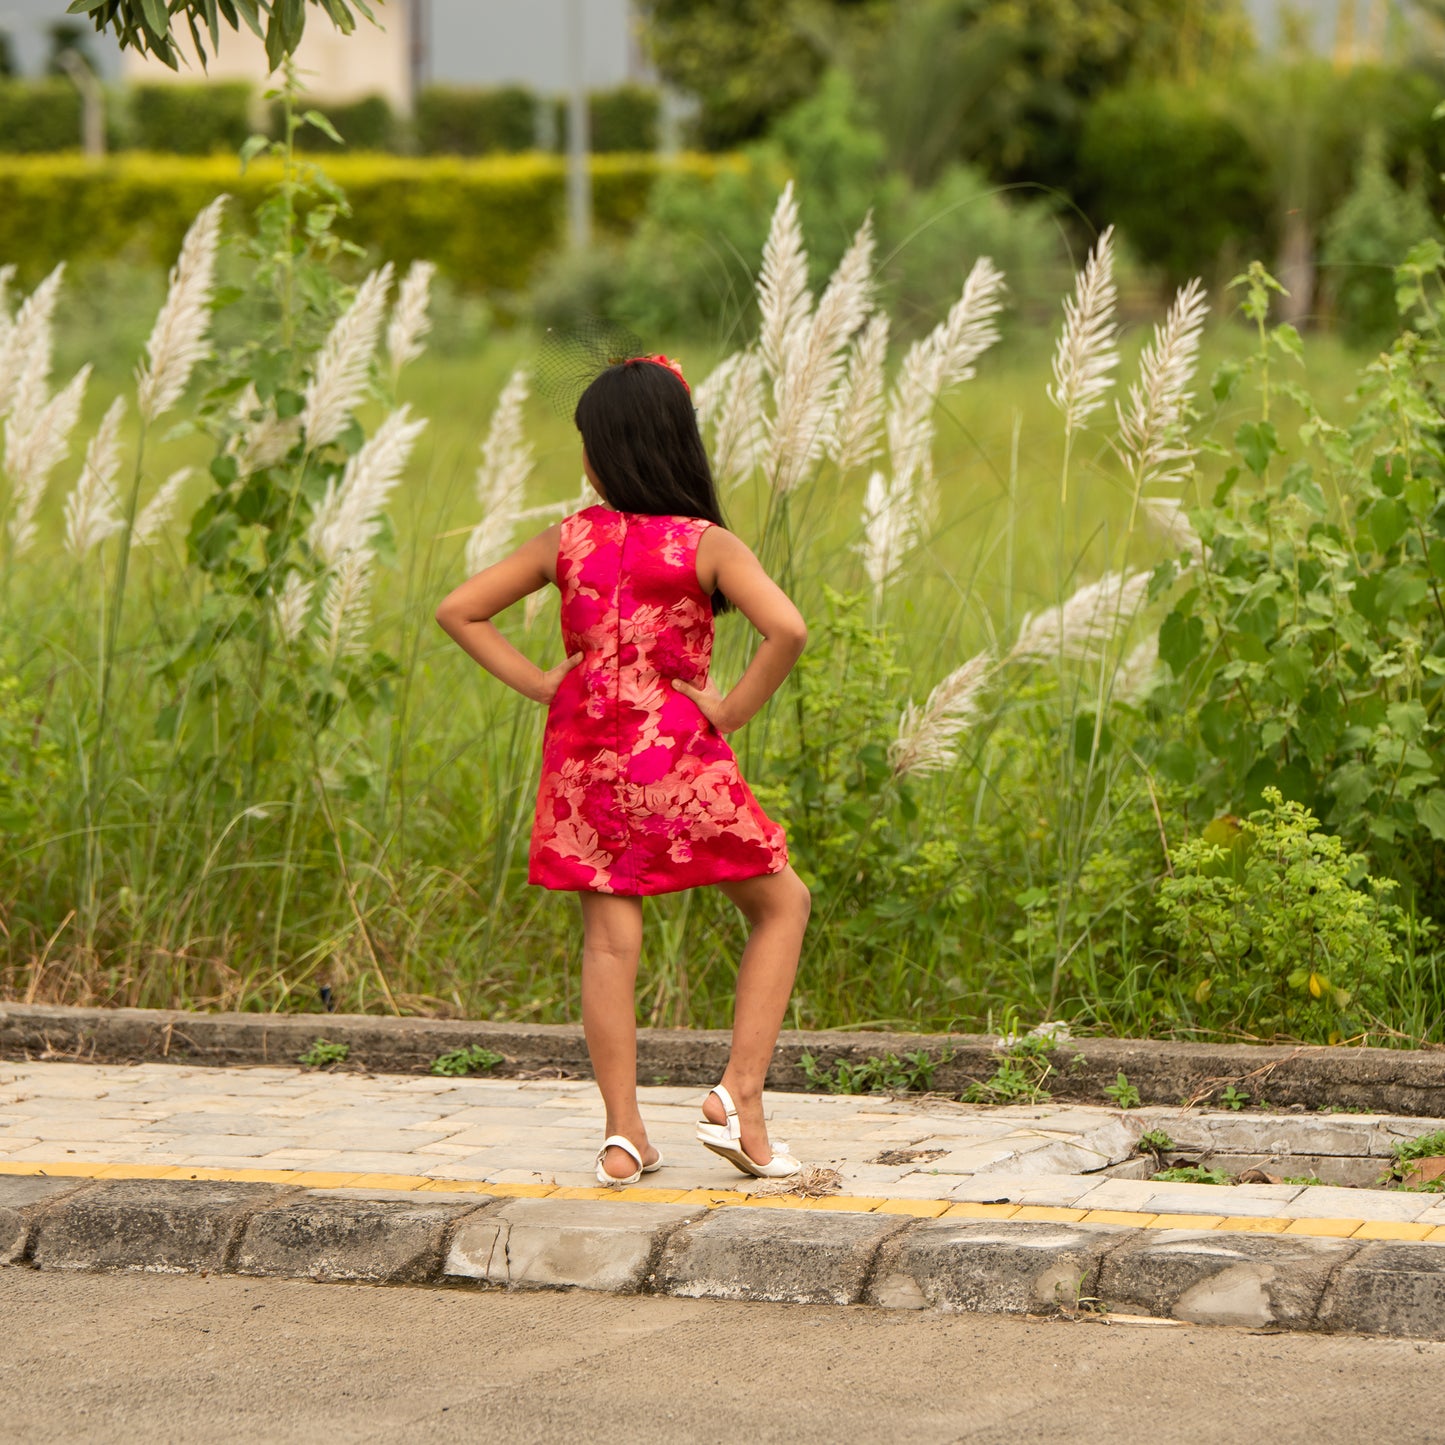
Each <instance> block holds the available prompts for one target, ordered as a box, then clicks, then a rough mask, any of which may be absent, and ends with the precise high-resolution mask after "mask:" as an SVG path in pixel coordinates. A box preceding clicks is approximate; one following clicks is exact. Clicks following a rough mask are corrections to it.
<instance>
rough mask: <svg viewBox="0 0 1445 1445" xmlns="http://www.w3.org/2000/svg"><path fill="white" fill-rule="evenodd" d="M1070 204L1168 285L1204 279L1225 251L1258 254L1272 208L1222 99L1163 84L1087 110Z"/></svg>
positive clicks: (1264, 181)
mask: <svg viewBox="0 0 1445 1445" xmlns="http://www.w3.org/2000/svg"><path fill="white" fill-rule="evenodd" d="M1077 198H1078V199H1079V200H1080V201H1081V202H1082V203H1083V204H1084V206H1085V208H1086V209H1087V210H1088V211H1089V212H1090V214H1091V215H1092V216H1094V217H1095V218H1096V219H1097V220H1098V221H1100V222H1101V223H1107V222H1114V223H1117V224H1118V226H1119V228H1120V230H1121V231H1122V232H1123V233H1124V234H1125V235H1126V236H1127V237H1128V239H1129V243H1130V245H1131V246H1132V248H1133V249H1134V251H1135V252H1136V253H1137V254H1138V256H1139V259H1140V260H1141V261H1143V262H1144V263H1145V264H1146V265H1150V266H1158V267H1159V268H1160V269H1161V270H1162V271H1163V272H1164V273H1165V275H1166V276H1167V277H1168V278H1169V280H1170V281H1172V282H1176V283H1177V282H1182V281H1184V280H1187V279H1188V278H1189V277H1191V276H1198V275H1205V276H1208V275H1210V274H1212V273H1213V271H1214V269H1215V268H1216V266H1217V265H1218V263H1219V258H1220V256H1221V254H1222V253H1225V252H1226V251H1227V250H1232V251H1234V252H1236V253H1237V252H1239V251H1241V250H1245V251H1248V250H1252V249H1258V248H1259V247H1260V246H1261V245H1262V244H1263V242H1264V238H1265V236H1266V234H1267V232H1268V231H1269V228H1270V225H1271V213H1272V209H1273V205H1274V196H1273V195H1272V193H1271V191H1270V189H1269V183H1268V170H1267V167H1266V166H1265V164H1264V160H1263V158H1262V157H1260V156H1259V155H1257V154H1256V153H1255V151H1254V150H1253V148H1252V147H1251V146H1250V144H1249V142H1248V141H1247V140H1246V138H1245V135H1244V133H1243V131H1241V129H1240V128H1239V126H1237V125H1236V124H1235V122H1234V120H1233V119H1232V118H1231V117H1230V116H1229V114H1228V113H1227V110H1226V108H1225V106H1224V104H1223V103H1222V101H1221V100H1220V99H1219V98H1218V97H1217V96H1214V95H1211V94H1210V93H1209V92H1207V91H1203V90H1192V91H1191V90H1182V89H1180V88H1179V87H1177V86H1164V85H1149V86H1137V87H1131V88H1130V89H1127V90H1119V91H1113V92H1111V93H1109V94H1107V95H1104V96H1102V97H1100V98H1099V99H1098V100H1097V101H1095V102H1094V104H1093V105H1091V106H1090V108H1089V111H1088V115H1087V119H1086V121H1085V124H1084V135H1083V141H1082V145H1081V148H1080V176H1079V187H1078V192H1077Z"/></svg>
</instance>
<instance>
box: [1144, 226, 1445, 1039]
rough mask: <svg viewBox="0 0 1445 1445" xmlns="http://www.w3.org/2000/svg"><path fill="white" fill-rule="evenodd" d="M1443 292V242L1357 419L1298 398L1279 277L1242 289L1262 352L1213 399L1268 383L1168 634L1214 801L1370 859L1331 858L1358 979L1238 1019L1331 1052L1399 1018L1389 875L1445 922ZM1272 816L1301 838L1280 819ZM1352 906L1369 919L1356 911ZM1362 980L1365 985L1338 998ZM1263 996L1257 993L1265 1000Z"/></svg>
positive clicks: (1420, 264) (1226, 377) (1327, 980)
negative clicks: (1304, 823)
mask: <svg viewBox="0 0 1445 1445" xmlns="http://www.w3.org/2000/svg"><path fill="white" fill-rule="evenodd" d="M1442 276H1445V248H1442V246H1441V245H1440V243H1439V242H1437V241H1434V240H1425V241H1422V242H1421V243H1420V244H1419V245H1417V246H1415V248H1414V249H1413V250H1412V251H1411V252H1410V253H1409V255H1408V256H1407V257H1405V258H1404V261H1403V264H1402V265H1400V266H1399V268H1398V269H1397V271H1396V273H1395V299H1396V302H1397V305H1398V307H1399V309H1400V311H1401V312H1402V314H1403V315H1404V316H1406V317H1407V318H1408V320H1409V321H1410V323H1411V324H1410V325H1409V326H1408V327H1407V328H1406V329H1404V330H1403V331H1402V332H1401V333H1400V335H1399V336H1398V338H1397V339H1396V341H1395V342H1394V344H1393V345H1392V346H1391V347H1390V349H1389V350H1388V351H1386V352H1384V353H1383V354H1381V355H1379V356H1378V357H1377V358H1376V359H1375V360H1374V361H1372V362H1371V363H1370V364H1369V365H1368V366H1366V367H1365V368H1364V370H1363V373H1362V375H1361V377H1360V383H1359V386H1358V388H1357V391H1356V393H1355V395H1354V397H1353V398H1352V402H1351V409H1350V410H1349V411H1348V412H1344V413H1339V414H1334V415H1331V416H1328V417H1327V416H1325V415H1324V414H1323V413H1322V412H1321V410H1320V407H1319V406H1318V405H1317V404H1316V402H1315V401H1314V399H1313V398H1312V397H1311V396H1310V395H1309V394H1308V393H1307V392H1306V391H1304V389H1303V388H1302V386H1300V385H1299V384H1298V382H1297V381H1295V380H1294V376H1295V372H1294V367H1295V366H1296V364H1297V363H1298V362H1299V361H1300V360H1301V358H1302V356H1303V350H1302V343H1301V341H1300V338H1299V336H1298V334H1297V333H1296V332H1295V331H1294V329H1293V328H1292V327H1290V326H1287V325H1282V326H1271V325H1270V321H1269V318H1270V308H1271V305H1272V303H1273V302H1274V300H1275V299H1276V298H1277V297H1278V296H1279V295H1280V294H1281V292H1282V288H1281V287H1280V286H1279V284H1278V282H1276V281H1275V280H1274V278H1273V277H1271V276H1270V275H1269V274H1268V273H1267V272H1266V271H1264V269H1263V268H1262V267H1259V266H1255V267H1252V268H1251V269H1250V271H1249V272H1248V273H1247V274H1246V275H1245V276H1243V277H1240V278H1238V283H1237V284H1239V285H1240V286H1241V287H1242V289H1243V291H1244V298H1243V303H1242V309H1243V310H1244V312H1245V314H1246V317H1247V318H1248V319H1249V320H1251V321H1253V322H1254V325H1255V329H1256V342H1257V344H1256V347H1255V350H1254V353H1253V355H1251V356H1250V357H1249V358H1248V359H1247V360H1246V361H1245V362H1244V363H1242V364H1238V365H1230V366H1228V367H1226V368H1221V370H1220V371H1219V372H1218V373H1217V374H1216V376H1215V381H1214V388H1213V390H1214V395H1215V398H1216V400H1217V401H1218V402H1219V403H1220V404H1221V405H1222V404H1231V405H1235V406H1238V405H1239V404H1240V402H1241V401H1242V400H1243V398H1242V397H1241V396H1240V392H1241V390H1242V388H1243V384H1244V383H1245V382H1246V381H1249V382H1252V384H1253V386H1254V389H1255V392H1256V397H1257V406H1256V408H1255V409H1254V412H1253V415H1252V416H1251V417H1250V418H1249V419H1247V420H1244V421H1242V422H1241V423H1240V425H1239V426H1238V429H1237V430H1236V432H1235V435H1234V438H1233V450H1232V452H1231V453H1230V454H1229V455H1228V456H1227V458H1225V460H1226V461H1227V466H1226V469H1225V471H1224V474H1223V478H1222V480H1221V481H1220V483H1219V485H1218V486H1217V487H1216V488H1215V489H1214V492H1213V495H1212V497H1211V498H1210V499H1209V502H1208V505H1206V506H1204V507H1202V508H1200V509H1199V510H1198V511H1197V512H1195V513H1194V514H1193V516H1194V518H1195V520H1196V522H1197V525H1198V531H1199V538H1200V555H1201V558H1202V562H1201V565H1200V567H1199V569H1198V570H1197V572H1196V573H1195V574H1194V575H1193V576H1192V577H1191V578H1190V581H1189V585H1187V586H1185V587H1183V588H1181V589H1180V590H1179V591H1178V592H1177V593H1176V596H1175V601H1174V606H1173V609H1172V611H1171V612H1170V613H1169V615H1168V616H1167V617H1166V618H1165V619H1164V621H1163V623H1162V624H1161V627H1160V632H1159V652H1160V657H1161V658H1162V659H1163V661H1164V663H1165V665H1166V667H1167V668H1168V670H1169V673H1170V675H1171V676H1172V678H1174V679H1176V680H1177V682H1178V684H1179V686H1178V688H1177V690H1175V691H1174V692H1173V694H1172V696H1173V697H1174V698H1175V699H1176V700H1177V701H1178V702H1179V703H1180V704H1181V705H1184V706H1187V707H1188V708H1189V710H1190V713H1191V715H1192V717H1193V718H1194V722H1195V730H1194V735H1193V737H1192V738H1191V740H1190V742H1189V744H1188V752H1189V761H1190V764H1191V768H1192V770H1193V773H1194V777H1195V786H1196V788H1197V790H1198V793H1199V795H1200V797H1201V799H1202V800H1204V801H1205V802H1207V803H1213V804H1214V805H1216V807H1217V808H1218V809H1219V810H1220V811H1225V810H1228V811H1230V812H1234V811H1243V810H1244V809H1245V808H1253V807H1257V806H1259V805H1260V804H1261V803H1267V798H1268V795H1267V792H1266V790H1267V789H1269V788H1271V787H1273V788H1274V789H1276V790H1277V792H1278V794H1279V795H1280V796H1281V797H1282V798H1286V799H1289V800H1290V801H1291V802H1292V803H1294V804H1297V805H1298V806H1300V807H1301V808H1303V809H1304V810H1305V811H1306V812H1308V814H1309V815H1310V816H1311V818H1317V819H1319V820H1321V823H1322V824H1323V829H1321V836H1324V830H1328V831H1329V832H1330V833H1333V834H1336V835H1338V836H1339V837H1340V838H1341V839H1343V840H1344V843H1345V845H1346V847H1347V849H1350V850H1355V851H1346V852H1341V851H1340V850H1338V849H1333V848H1326V847H1324V846H1321V847H1319V848H1316V849H1314V850H1311V851H1312V855H1313V856H1312V861H1313V862H1315V863H1317V864H1320V865H1322V866H1323V867H1324V868H1325V871H1326V872H1327V873H1328V874H1330V875H1332V876H1333V877H1334V878H1335V879H1336V880H1337V881H1336V882H1333V883H1330V884H1329V885H1328V887H1327V889H1326V893H1325V896H1324V897H1323V899H1322V900H1321V904H1320V906H1321V908H1322V909H1323V910H1324V911H1325V914H1333V913H1335V912H1336V911H1337V909H1338V910H1339V913H1340V916H1339V917H1338V918H1337V919H1335V920H1334V922H1333V923H1331V924H1330V925H1329V926H1327V927H1326V928H1325V930H1324V934H1323V935H1322V937H1323V938H1326V939H1327V938H1328V937H1330V936H1332V935H1333V934H1334V932H1335V928H1336V926H1337V925H1338V926H1342V927H1343V933H1342V935H1341V938H1340V944H1341V950H1342V952H1343V957H1342V958H1341V957H1339V956H1332V957H1330V958H1329V959H1328V960H1327V966H1326V967H1325V968H1323V969H1319V968H1316V967H1313V966H1312V965H1310V964H1309V963H1308V962H1307V961H1304V960H1301V961H1299V962H1298V963H1296V964H1291V965H1290V966H1289V967H1288V968H1287V969H1286V970H1285V973H1286V975H1288V974H1289V973H1294V972H1297V971H1298V972H1299V973H1300V977H1301V979H1302V982H1301V983H1299V984H1297V985H1294V986H1291V987H1292V989H1293V995H1294V999H1295V1000H1296V1001H1303V997H1302V990H1304V989H1307V990H1308V991H1309V994H1310V996H1311V998H1312V999H1314V1000H1315V1001H1316V1002H1315V1004H1314V1005H1311V1006H1309V1007H1307V1008H1306V1009H1304V1010H1303V1011H1301V1010H1299V1009H1297V1008H1294V1007H1292V1006H1290V1005H1289V1004H1288V1002H1287V1000H1286V999H1285V998H1284V996H1283V994H1281V993H1279V992H1278V990H1277V986H1271V985H1266V986H1265V987H1264V989H1263V990H1262V991H1260V992H1259V993H1258V995H1257V997H1258V1000H1259V1005H1260V1006H1249V1005H1246V1006H1245V1007H1243V1008H1238V1005H1240V1004H1241V1003H1243V1002H1244V1000H1243V999H1242V998H1241V996H1240V994H1239V993H1238V992H1237V991H1235V992H1233V993H1232V994H1231V1001H1230V1003H1229V1004H1228V1005H1226V1008H1227V1009H1229V1010H1235V1011H1236V1016H1237V1017H1238V1019H1239V1022H1240V1023H1241V1025H1242V1026H1244V1027H1248V1028H1253V1029H1256V1030H1258V1029H1261V1028H1267V1027H1271V1026H1272V1027H1275V1028H1279V1027H1285V1028H1293V1027H1295V1025H1296V1024H1297V1023H1299V1024H1304V1023H1308V1024H1309V1033H1310V1035H1311V1036H1312V1037H1328V1036H1329V1034H1330V1032H1331V1029H1332V1027H1333V1024H1332V1023H1331V1021H1330V1020H1329V1017H1328V1016H1329V1015H1330V1014H1331V1012H1334V1013H1337V1014H1338V1013H1340V1012H1341V1011H1342V1005H1341V1003H1340V1001H1339V998H1338V995H1337V994H1336V992H1335V991H1336V990H1342V991H1344V992H1346V993H1349V992H1354V993H1355V994H1356V998H1355V1010H1354V1011H1355V1013H1356V1014H1357V1015H1358V1016H1367V1015H1368V1014H1369V1012H1370V1011H1371V1010H1376V1009H1378V1008H1379V1007H1380V1006H1381V1004H1382V1002H1383V999H1384V998H1385V996H1386V993H1387V979H1388V976H1389V973H1390V966H1391V964H1392V963H1393V962H1394V960H1395V959H1396V957H1397V954H1398V944H1399V941H1400V933H1401V931H1402V925H1401V920H1400V917H1399V915H1398V914H1395V913H1392V912H1391V911H1390V910H1388V909H1387V908H1386V907H1385V906H1384V897H1383V894H1384V885H1383V884H1382V883H1380V882H1376V881H1373V880H1371V879H1370V878H1369V877H1368V876H1367V875H1368V874H1369V873H1370V872H1372V871H1373V872H1378V873H1380V874H1382V875H1383V876H1384V877H1388V878H1392V879H1394V880H1398V881H1399V882H1400V883H1402V884H1403V885H1404V887H1405V898H1406V901H1407V903H1408V904H1409V905H1410V906H1411V907H1413V908H1415V909H1417V910H1419V911H1420V912H1424V913H1430V912H1434V911H1436V910H1437V909H1438V907H1439V904H1440V903H1441V902H1442V901H1445V882H1442V880H1445V869H1442V868H1441V858H1442V853H1445V720H1442V717H1441V714H1440V709H1439V701H1440V698H1441V697H1442V695H1445V655H1442V644H1441V638H1442V633H1441V617H1442V607H1445V585H1442V584H1445V506H1442V501H1445V471H1442V460H1441V451H1440V445H1439V436H1438V398H1437V394H1436V392H1437V385H1438V383H1437V380H1436V374H1437V371H1438V367H1439V364H1440V360H1441V358H1442V356H1445V339H1442V337H1445V333H1442V329H1441V321H1442V316H1445V312H1442V295H1445V291H1442ZM1282 366H1283V367H1285V368H1288V370H1287V371H1286V372H1285V373H1284V374H1283V375H1282V374H1281V371H1280V368H1281V367H1282ZM1285 405H1288V406H1289V407H1291V408H1292V409H1294V410H1295V412H1296V413H1297V415H1299V416H1300V417H1301V418H1302V422H1301V424H1300V425H1299V426H1298V427H1297V428H1294V429H1289V430H1286V429H1283V424H1282V420H1281V415H1282V413H1281V409H1282V407H1284V406H1285ZM1296 437H1297V440H1296V439H1295V438H1296ZM1267 805H1268V806H1269V807H1270V808H1271V811H1272V812H1273V813H1274V814H1275V818H1276V820H1277V821H1283V820H1282V817H1281V815H1280V808H1279V804H1278V803H1274V804H1267ZM1312 831H1313V830H1312ZM1265 851H1266V855H1268V853H1269V851H1270V850H1265ZM1246 852H1248V853H1249V854H1250V856H1246V857H1244V858H1242V859H1240V860H1239V861H1240V865H1241V866H1240V867H1239V868H1236V869H1232V870H1228V871H1232V872H1234V873H1236V874H1240V873H1242V874H1244V875H1246V876H1247V875H1248V874H1249V873H1250V871H1251V867H1252V864H1251V861H1250V859H1251V856H1253V855H1254V854H1258V852H1259V850H1258V849H1257V848H1256V849H1254V850H1246ZM1201 861H1202V860H1201ZM1222 861H1223V860H1222V859H1218V858H1216V860H1215V865H1214V866H1215V868H1216V871H1218V869H1219V865H1220V864H1221V863H1222ZM1300 861H1301V862H1303V861H1304V859H1300ZM1240 881H1242V880H1240ZM1341 884H1345V885H1347V886H1348V887H1349V888H1350V889H1351V891H1353V892H1355V893H1357V894H1359V895H1360V897H1359V902H1358V903H1349V904H1348V906H1347V907H1344V908H1343V909H1339V905H1341V904H1343V903H1346V902H1347V900H1346V899H1345V897H1344V893H1343V891H1342V888H1341V886H1340V885H1341ZM1371 894H1373V895H1374V901H1375V903H1376V907H1374V908H1371V907H1369V906H1368V905H1369V903H1370V896H1369V895H1371ZM1298 902H1299V900H1295V902H1294V903H1292V904H1291V907H1296V906H1297V904H1298ZM1306 912H1308V910H1306ZM1323 922H1324V917H1323V916H1321V917H1319V918H1318V919H1312V918H1309V917H1301V916H1300V915H1299V913H1298V912H1297V911H1296V913H1295V916H1294V918H1293V919H1292V922H1291V924H1290V925H1289V927H1288V929H1285V928H1283V927H1282V929H1281V931H1282V932H1288V931H1297V932H1298V936H1299V938H1300V939H1301V940H1302V942H1303V943H1304V944H1305V951H1307V952H1318V951H1319V950H1318V948H1317V943H1318V942H1319V941H1320V937H1321V936H1317V935H1316V933H1315V928H1316V925H1317V923H1323ZM1221 941H1223V935H1221ZM1332 952H1335V953H1336V954H1337V953H1338V952H1339V951H1338V950H1337V951H1332ZM1322 961H1324V960H1322ZM1341 963H1343V964H1344V965H1345V968H1344V970H1343V971H1344V972H1345V973H1348V974H1350V975H1352V976H1353V980H1352V981H1351V980H1350V979H1347V978H1345V977H1334V976H1332V972H1331V970H1333V971H1334V972H1335V973H1340V972H1341V969H1340V964H1341ZM1207 977H1208V973H1207V971H1206V972H1205V973H1204V974H1202V975H1201V977H1200V979H1199V982H1200V984H1201V986H1202V985H1203V984H1204V983H1205V979H1206V978H1207ZM1311 980H1313V982H1311ZM1220 981H1222V980H1216V982H1220ZM1262 982H1263V980H1261V979H1258V978H1256V979H1255V980H1254V982H1253V983H1246V984H1245V990H1246V996H1247V994H1248V993H1249V992H1251V991H1254V990H1255V987H1256V985H1258V984H1260V983H1262ZM1271 993H1273V994H1275V1002H1273V1003H1270V1002H1267V1000H1266V995H1268V994H1271ZM1281 1004H1282V1005H1284V1006H1283V1007H1280V1005H1281ZM1336 1022H1337V1021H1336Z"/></svg>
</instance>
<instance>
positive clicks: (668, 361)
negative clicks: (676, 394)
mask: <svg viewBox="0 0 1445 1445" xmlns="http://www.w3.org/2000/svg"><path fill="white" fill-rule="evenodd" d="M641 361H646V362H648V363H650V364H651V365H653V366H661V367H665V368H666V369H667V370H668V371H670V372H671V373H672V374H673V375H674V376H675V377H676V378H677V379H678V380H679V381H680V382H681V383H682V386H683V390H684V391H686V392H687V394H688V395H689V396H691V395H692V388H691V387H690V386H689V385H688V384H687V378H686V377H685V376H684V375H683V374H682V363H681V362H680V361H674V360H673V359H672V358H671V357H670V356H664V355H662V353H661V352H659V353H658V354H657V355H656V356H629V357H628V358H627V365H628V366H636V365H637V364H638V362H641Z"/></svg>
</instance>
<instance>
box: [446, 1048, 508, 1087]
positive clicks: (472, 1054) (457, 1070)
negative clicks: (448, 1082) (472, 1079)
mask: <svg viewBox="0 0 1445 1445" xmlns="http://www.w3.org/2000/svg"><path fill="white" fill-rule="evenodd" d="M504 1062H505V1058H504V1056H503V1055H501V1054H499V1053H498V1052H497V1051H496V1050H495V1049H486V1048H483V1047H482V1045H481V1044H468V1045H467V1046H466V1048H464V1049H452V1050H450V1051H449V1052H447V1053H445V1054H438V1055H437V1056H436V1058H434V1059H433V1060H432V1062H431V1068H430V1070H429V1071H428V1072H430V1073H433V1074H441V1075H442V1076H443V1077H445V1078H449V1079H461V1078H465V1077H466V1075H468V1074H489V1073H491V1071H492V1070H493V1069H495V1068H496V1067H497V1065H498V1064H500V1063H504Z"/></svg>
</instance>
